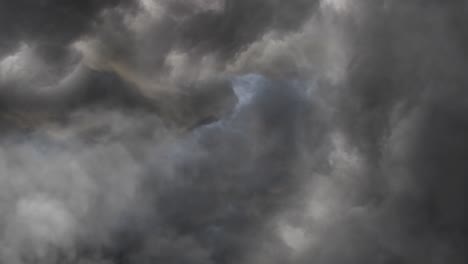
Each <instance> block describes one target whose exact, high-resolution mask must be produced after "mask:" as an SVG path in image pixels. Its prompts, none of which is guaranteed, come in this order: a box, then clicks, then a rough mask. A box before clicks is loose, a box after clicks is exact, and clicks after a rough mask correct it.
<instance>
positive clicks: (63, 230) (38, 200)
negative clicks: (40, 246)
mask: <svg viewBox="0 0 468 264" xmlns="http://www.w3.org/2000/svg"><path fill="white" fill-rule="evenodd" d="M16 214H17V218H18V221H17V223H19V224H20V225H21V226H22V227H24V229H23V230H24V231H26V232H27V235H28V237H29V238H31V239H33V240H35V239H37V240H40V241H44V242H48V243H52V244H55V245H61V244H63V243H65V242H67V241H68V239H69V237H70V235H71V234H72V232H73V229H74V219H73V216H72V215H71V214H70V213H69V212H68V210H67V209H66V208H65V206H64V205H63V204H62V203H61V202H59V201H58V200H55V199H52V198H50V197H47V196H45V195H36V196H32V197H28V198H24V199H22V200H20V201H19V202H18V204H17V208H16Z"/></svg>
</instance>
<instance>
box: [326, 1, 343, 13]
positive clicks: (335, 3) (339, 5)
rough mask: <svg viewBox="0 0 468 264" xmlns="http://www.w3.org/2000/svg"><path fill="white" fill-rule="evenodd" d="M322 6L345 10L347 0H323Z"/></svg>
mask: <svg viewBox="0 0 468 264" xmlns="http://www.w3.org/2000/svg"><path fill="white" fill-rule="evenodd" d="M321 5H322V8H323V7H331V8H333V9H334V10H335V11H337V12H346V11H347V10H348V8H349V0H323V1H322V3H321Z"/></svg>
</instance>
